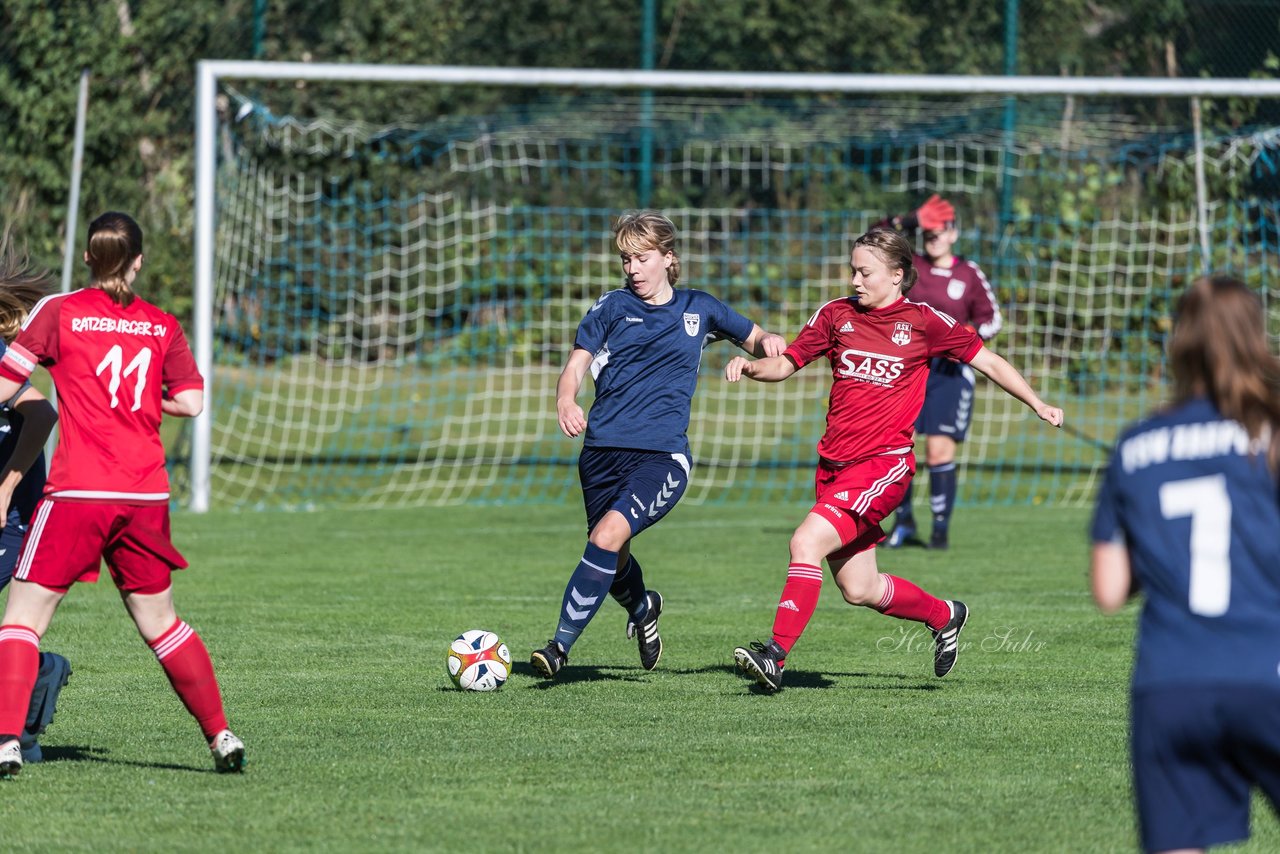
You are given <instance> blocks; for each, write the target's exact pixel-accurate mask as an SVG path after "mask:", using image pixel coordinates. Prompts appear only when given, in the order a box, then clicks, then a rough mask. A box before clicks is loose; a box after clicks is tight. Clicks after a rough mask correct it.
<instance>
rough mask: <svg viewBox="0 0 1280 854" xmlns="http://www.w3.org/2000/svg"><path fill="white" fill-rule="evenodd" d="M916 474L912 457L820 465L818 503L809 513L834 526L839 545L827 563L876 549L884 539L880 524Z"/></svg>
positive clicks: (816, 486) (815, 485)
mask: <svg viewBox="0 0 1280 854" xmlns="http://www.w3.org/2000/svg"><path fill="white" fill-rule="evenodd" d="M915 473H916V458H915V455H914V454H911V453H908V454H905V455H903V456H880V457H871V458H870V459H866V460H862V461H860V462H856V463H850V464H848V465H845V466H839V467H836V466H833V465H831V464H829V463H827V462H826V461H825V460H823V461H820V462H819V463H818V471H817V472H816V473H815V474H814V477H813V488H814V493H815V494H816V495H817V498H818V503H817V504H815V505H813V509H812V510H811V511H810V512H811V513H817V514H818V515H819V516H821V517H822V518H824V519H826V520H827V521H828V522H830V523H831V524H832V525H833V526H835V529H836V531H838V532H839V533H840V542H841V543H842V545H841V546H840V548H839V549H837V550H836V551H834V552H832V553H831V554H830V555H828V559H832V558H834V559H837V560H839V559H843V558H849V557H853V556H854V555H856V554H859V553H860V552H865V551H866V550H867V549H871V548H875V546H876V544H877V543H879V542H880V541H881V540H883V539H884V531H882V530H880V523H881V522H882V521H883V520H884V519H886V518H887V517H888V516H889V514H890V513H892V512H893V511H894V510H897V509H898V505H899V504H901V503H902V499H903V497H904V496H905V495H906V494H907V486H908V485H909V484H910V483H911V478H912V476H914V475H915Z"/></svg>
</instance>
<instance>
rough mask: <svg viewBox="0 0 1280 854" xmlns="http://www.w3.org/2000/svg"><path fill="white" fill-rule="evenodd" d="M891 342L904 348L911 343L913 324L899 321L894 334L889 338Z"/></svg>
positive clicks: (894, 328) (895, 325) (894, 326)
mask: <svg viewBox="0 0 1280 854" xmlns="http://www.w3.org/2000/svg"><path fill="white" fill-rule="evenodd" d="M889 340H890V341H892V342H893V343H894V344H897V345H898V346H899V347H904V346H906V345H907V344H910V343H911V324H910V323H907V322H906V321H902V320H900V321H898V322H897V323H895V324H893V334H892V335H890V336H889Z"/></svg>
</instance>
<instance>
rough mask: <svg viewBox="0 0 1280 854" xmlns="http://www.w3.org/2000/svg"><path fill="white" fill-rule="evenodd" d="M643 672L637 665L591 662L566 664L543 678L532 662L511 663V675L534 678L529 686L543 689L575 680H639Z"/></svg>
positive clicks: (569, 683) (571, 682)
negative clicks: (604, 665)
mask: <svg viewBox="0 0 1280 854" xmlns="http://www.w3.org/2000/svg"><path fill="white" fill-rule="evenodd" d="M642 673H644V671H643V670H641V669H640V668H638V667H596V666H595V665H592V664H586V665H581V666H579V665H574V664H566V665H565V666H564V669H563V670H561V671H560V672H559V673H557V674H556V678H555V679H544V678H543V676H542V674H540V673H538V672H537V671H536V670H534V669H533V665H532V664H527V663H525V662H517V663H515V664H513V665H511V675H513V676H522V677H527V678H529V679H532V680H535V681H534V683H533V685H531V686H529V687H531V688H536V689H538V690H540V691H545V690H547V689H548V688H554V687H555V686H557V685H571V684H573V683H575V682H641V681H643V680H642V679H641V678H640V674H642Z"/></svg>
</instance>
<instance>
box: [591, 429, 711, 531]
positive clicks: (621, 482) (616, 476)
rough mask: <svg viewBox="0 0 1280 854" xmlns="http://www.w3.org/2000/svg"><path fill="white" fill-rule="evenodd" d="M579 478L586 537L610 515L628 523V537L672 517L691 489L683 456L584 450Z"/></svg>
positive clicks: (622, 450)
mask: <svg viewBox="0 0 1280 854" xmlns="http://www.w3.org/2000/svg"><path fill="white" fill-rule="evenodd" d="M578 479H579V480H580V481H581V482H582V501H583V504H585V505H586V510H587V532H588V533H590V531H591V529H592V528H594V527H595V526H596V523H597V522H599V521H600V520H601V519H603V518H604V514H606V513H608V512H609V511H610V510H617V511H618V512H619V513H621V514H622V515H623V516H625V517H626V519H627V521H628V522H629V523H631V536H633V537H634V536H635V535H636V534H638V533H640V532H641V531H643V530H644V529H645V528H648V527H649V526H650V525H652V524H654V523H655V522H657V521H658V520H659V519H661V518H662V517H663V516H666V515H667V514H668V513H670V512H671V508H673V507H675V506H676V502H678V501H679V500H680V498H681V497H682V496H683V495H684V493H685V490H686V489H688V488H689V460H688V458H687V457H685V456H684V455H683V454H668V453H664V452H661V451H630V450H625V449H622V448H583V449H582V455H581V456H579V457H578Z"/></svg>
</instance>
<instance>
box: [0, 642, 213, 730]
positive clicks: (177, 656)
mask: <svg viewBox="0 0 1280 854" xmlns="http://www.w3.org/2000/svg"><path fill="white" fill-rule="evenodd" d="M149 646H150V647H151V651H152V652H154V653H155V654H156V659H157V660H158V661H159V662H160V666H161V667H163V668H164V672H165V675H166V676H168V677H169V684H170V685H172V686H173V690H174V691H176V692H177V693H178V697H179V698H180V699H181V700H182V704H183V705H184V706H186V707H187V711H189V712H190V713H191V715H192V717H194V718H195V719H196V722H197V723H199V724H200V730H201V731H202V732H203V733H204V737H205V738H206V739H211V738H213V737H214V736H215V735H217V734H218V733H220V732H222V731H223V730H224V729H226V728H227V716H226V714H225V713H224V712H223V710H222V695H221V694H220V693H219V691H218V680H217V677H215V676H214V675H213V662H212V661H210V660H209V651H208V650H207V649H205V646H204V641H202V640H200V636H199V635H198V634H196V632H195V629H193V628H191V627H190V626H188V625H187V624H186V623H184V622H182V620H178V622H176V623H174V624H173V625H172V626H170V627H169V630H168V631H166V632H165V633H164V634H162V635H161V636H160V637H158V638H156V639H155V640H154V641H152V642H151V643H150V644H149ZM0 652H3V647H2V646H0ZM3 663H4V662H3V659H2V658H0V666H3ZM27 694H28V696H30V694H31V686H30V685H28V686H27ZM23 711H24V713H25V711H26V707H25V706H24V707H23ZM2 722H3V721H2V719H0V723H2ZM0 731H3V730H0Z"/></svg>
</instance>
